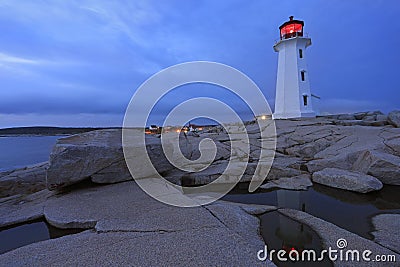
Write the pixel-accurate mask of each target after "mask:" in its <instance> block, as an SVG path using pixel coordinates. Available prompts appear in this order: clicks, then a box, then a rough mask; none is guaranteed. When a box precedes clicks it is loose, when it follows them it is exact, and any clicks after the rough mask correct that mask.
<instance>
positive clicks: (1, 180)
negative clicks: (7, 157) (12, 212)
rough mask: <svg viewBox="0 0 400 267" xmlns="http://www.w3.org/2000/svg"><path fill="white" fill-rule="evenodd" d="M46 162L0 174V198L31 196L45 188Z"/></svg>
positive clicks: (47, 164)
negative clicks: (21, 195) (19, 195)
mask: <svg viewBox="0 0 400 267" xmlns="http://www.w3.org/2000/svg"><path fill="white" fill-rule="evenodd" d="M48 166H49V163H48V162H42V163H38V164H34V165H30V166H27V167H24V168H18V169H15V170H11V171H5V172H1V173H0V198H3V197H9V196H13V195H17V194H23V195H26V194H32V193H35V192H37V191H40V190H43V189H45V188H46V169H47V168H48Z"/></svg>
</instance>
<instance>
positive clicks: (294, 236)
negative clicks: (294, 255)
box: [260, 211, 332, 266]
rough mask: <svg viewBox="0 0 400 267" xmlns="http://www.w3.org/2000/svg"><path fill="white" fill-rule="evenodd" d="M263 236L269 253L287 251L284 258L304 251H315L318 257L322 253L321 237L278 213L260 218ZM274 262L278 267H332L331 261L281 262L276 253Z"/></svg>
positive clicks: (271, 213)
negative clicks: (295, 252) (289, 254)
mask: <svg viewBox="0 0 400 267" xmlns="http://www.w3.org/2000/svg"><path fill="white" fill-rule="evenodd" d="M260 220H261V234H262V236H263V238H264V241H265V243H266V244H267V245H268V251H271V250H275V251H279V250H282V249H283V250H285V251H286V254H285V255H284V256H283V257H284V258H288V253H289V252H290V251H292V250H296V251H297V252H298V253H299V255H301V253H302V252H303V251H304V250H310V249H312V250H314V251H315V252H316V256H317V258H318V256H319V255H320V253H321V251H322V249H323V248H322V243H321V239H320V238H319V236H318V235H317V234H316V233H315V232H314V231H313V230H312V229H311V228H310V227H308V226H307V225H304V224H302V223H299V222H297V221H295V220H292V219H290V218H288V217H286V216H284V215H282V214H279V213H278V212H276V211H274V212H267V213H265V214H263V215H261V216H260ZM273 261H274V263H275V264H276V265H278V266H332V263H331V262H330V261H329V259H327V258H326V259H324V261H316V262H313V261H304V262H291V261H290V260H289V259H288V261H286V262H282V261H279V260H278V259H277V257H276V252H275V253H274V254H273Z"/></svg>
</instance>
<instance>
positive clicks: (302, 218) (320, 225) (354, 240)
mask: <svg viewBox="0 0 400 267" xmlns="http://www.w3.org/2000/svg"><path fill="white" fill-rule="evenodd" d="M278 211H279V212H280V213H281V214H283V215H286V216H288V217H290V218H292V219H294V220H296V221H298V222H301V223H304V224H306V225H308V226H309V227H311V228H312V229H313V230H314V231H315V232H317V234H318V235H319V236H320V237H321V239H322V242H323V247H324V249H328V248H329V247H331V248H332V249H334V250H335V249H336V250H339V249H338V246H337V241H338V240H339V239H345V240H346V242H347V246H346V247H345V248H344V249H342V251H343V253H346V250H358V251H359V253H360V261H339V260H336V261H333V263H334V265H335V266H383V265H379V263H377V262H373V261H370V262H366V261H362V260H361V257H362V256H361V255H362V252H363V251H364V250H370V251H372V254H371V255H370V256H369V258H370V259H375V255H394V257H395V258H396V261H395V262H386V263H384V264H388V265H387V266H398V265H396V264H398V262H399V260H400V255H399V254H397V253H395V252H394V251H392V250H390V249H387V248H385V247H383V246H381V245H379V244H377V243H375V242H374V241H371V240H368V239H365V238H363V237H360V236H359V235H356V234H354V233H351V232H349V231H347V230H345V229H343V228H340V227H338V226H336V225H334V224H332V223H330V222H327V221H324V220H322V219H320V218H317V217H314V216H312V215H310V214H308V213H305V212H302V211H298V210H292V209H279V210H278ZM336 255H339V253H336ZM381 264H382V263H381Z"/></svg>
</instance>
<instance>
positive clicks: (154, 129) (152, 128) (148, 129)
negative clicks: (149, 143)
mask: <svg viewBox="0 0 400 267" xmlns="http://www.w3.org/2000/svg"><path fill="white" fill-rule="evenodd" d="M161 131H162V127H160V126H157V125H155V124H152V125H150V127H146V128H145V129H144V132H145V133H146V134H160V133H161Z"/></svg>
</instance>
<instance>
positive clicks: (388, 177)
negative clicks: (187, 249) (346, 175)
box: [352, 150, 400, 185]
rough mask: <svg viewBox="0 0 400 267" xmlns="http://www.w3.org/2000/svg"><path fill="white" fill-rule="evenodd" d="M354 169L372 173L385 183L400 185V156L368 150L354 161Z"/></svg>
mask: <svg viewBox="0 0 400 267" xmlns="http://www.w3.org/2000/svg"><path fill="white" fill-rule="evenodd" d="M352 169H353V170H355V171H359V172H362V173H366V174H369V175H372V176H374V177H376V178H378V179H379V180H381V182H382V183H384V184H391V185H400V157H397V156H394V155H391V154H388V153H383V152H379V151H374V150H372V151H371V150H366V151H364V152H363V153H361V155H360V156H359V158H358V159H357V161H356V162H354V164H353V167H352Z"/></svg>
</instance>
